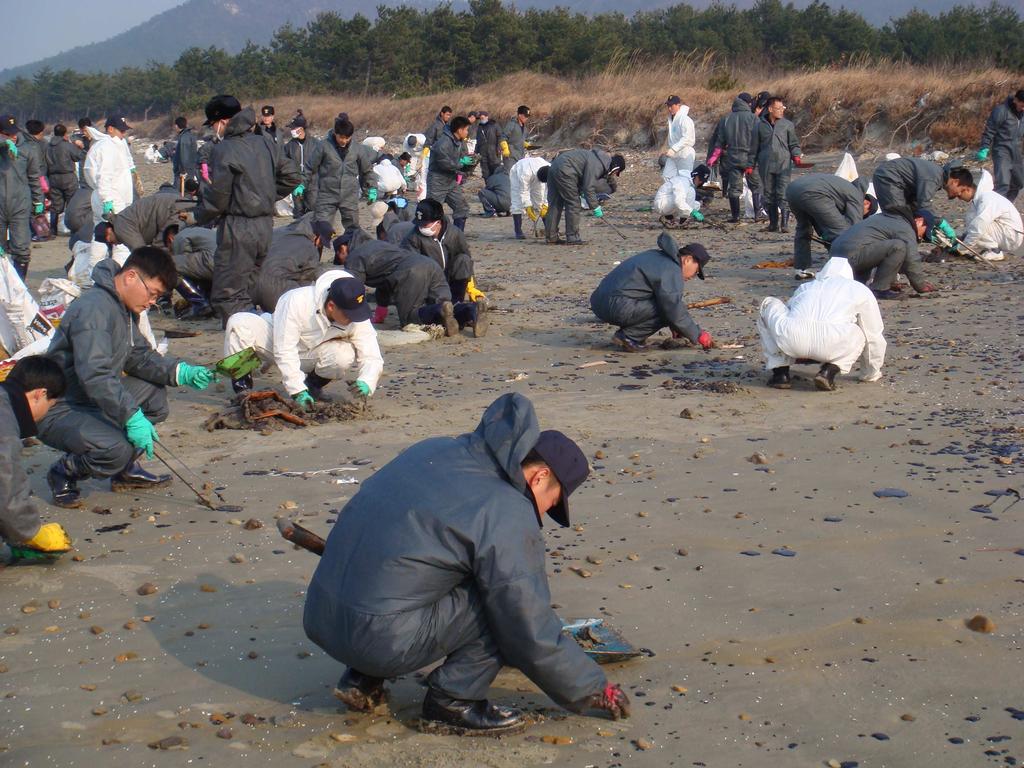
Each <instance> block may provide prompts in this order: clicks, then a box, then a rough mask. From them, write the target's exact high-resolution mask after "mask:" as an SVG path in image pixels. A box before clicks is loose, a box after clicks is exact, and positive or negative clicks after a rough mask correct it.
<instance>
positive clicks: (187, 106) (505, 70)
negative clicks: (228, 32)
mask: <svg viewBox="0 0 1024 768" xmlns="http://www.w3.org/2000/svg"><path fill="white" fill-rule="evenodd" d="M469 6H470V7H469V10H466V11H460V12H454V11H453V10H452V8H451V6H450V5H441V6H438V7H436V8H434V9H433V10H417V9H413V8H408V7H399V8H385V7H379V8H378V9H377V16H376V18H375V19H368V18H366V17H364V16H356V17H354V18H352V19H348V20H346V19H342V18H341V17H339V16H337V15H335V14H322V15H320V16H319V17H317V18H316V20H314V21H313V22H311V23H310V24H308V25H307V26H306V27H304V28H296V27H292V26H285V27H282V28H281V29H279V30H277V32H276V33H275V35H274V37H273V39H272V40H271V42H270V43H269V44H268V45H266V46H258V45H254V44H250V45H248V46H247V47H246V48H245V49H244V50H242V51H241V52H239V53H238V54H236V55H230V54H228V53H226V52H224V51H222V50H219V49H217V48H207V49H199V48H192V49H189V50H187V51H185V52H184V53H182V55H181V56H180V57H179V58H178V60H177V61H176V62H175V63H174V64H172V65H166V64H153V63H151V64H149V65H147V66H140V67H127V68H124V69H121V70H119V71H118V72H116V73H114V74H111V75H104V74H92V73H84V72H75V71H72V70H64V71H59V72H57V71H53V70H45V69H44V70H42V71H40V72H38V73H37V74H36V75H35V76H34V77H32V78H24V77H23V78H17V79H14V80H11V81H9V82H7V83H5V84H4V85H3V86H2V87H0V104H3V105H4V106H5V108H9V109H11V110H12V111H13V112H14V113H15V114H16V115H18V117H19V118H20V119H21V120H24V119H26V118H30V117H35V118H39V119H42V120H46V121H53V120H58V119H74V118H77V117H78V116H81V115H88V116H92V117H98V116H101V115H104V114H108V113H110V112H123V113H125V114H127V115H129V116H130V117H132V118H135V119H144V118H149V117H154V116H156V115H161V114H165V113H168V112H170V111H191V110H196V109H199V108H201V107H202V105H203V104H204V103H205V101H206V100H207V99H208V98H209V97H210V96H211V95H213V94H215V93H234V94H236V95H238V96H239V97H241V98H243V99H244V98H247V97H256V96H260V97H262V96H273V95H279V94H284V93H300V92H301V93H362V94H373V95H384V96H394V97H397V98H401V97H405V96H410V95H413V94H420V93H428V92H433V91H440V90H445V89H450V88H454V87H460V86H468V85H480V84H482V83H486V82H488V81H490V80H493V79H495V78H497V77H500V76H502V75H506V74H509V73H511V72H516V71H520V70H527V69H528V70H535V71H540V72H545V73H550V74H555V75H566V76H576V75H584V74H589V73H592V72H595V71H598V70H600V69H602V68H603V67H605V66H607V65H608V63H609V62H610V61H612V60H613V59H615V58H616V57H621V56H622V55H623V53H626V54H634V53H636V54H641V55H644V56H647V57H651V58H653V59H657V58H660V57H664V58H671V57H672V56H673V55H676V54H679V53H688V52H698V53H703V52H706V51H710V52H712V53H714V54H715V56H716V57H717V58H718V61H720V62H724V63H726V64H737V65H739V66H743V67H747V68H749V67H751V66H763V67H765V68H770V69H774V70H793V69H801V68H820V67H826V66H842V65H843V64H844V63H847V62H850V61H857V62H859V63H864V62H866V61H871V60H891V61H901V62H909V63H913V64H922V65H935V66H947V65H970V66H985V65H988V64H994V65H998V66H1002V67H1005V68H1008V69H1012V70H1015V71H1022V72H1024V45H1022V41H1024V21H1022V19H1021V16H1020V14H1019V13H1017V12H1016V11H1014V10H1013V9H1011V8H1009V7H1007V6H1003V5H998V4H995V3H993V4H992V5H990V6H988V7H987V8H975V7H963V6H957V7H955V8H953V9H952V10H950V11H948V12H946V13H942V14H937V15H929V14H927V13H924V12H921V11H912V12H910V13H908V14H907V15H905V16H903V17H901V18H899V19H896V20H894V21H892V22H891V23H890V24H888V25H886V26H884V27H882V28H877V27H873V26H871V25H870V24H868V23H867V22H866V21H864V19H863V18H861V17H860V16H859V15H858V14H856V13H853V12H851V11H848V10H834V9H832V8H830V7H829V6H827V5H825V4H824V3H821V2H814V3H812V4H811V5H809V6H808V7H806V8H803V9H798V8H794V7H793V5H792V4H786V5H784V4H783V3H782V2H780V0H759V2H758V3H757V4H756V5H755V6H754V7H753V8H752V9H749V10H739V9H737V8H736V7H734V6H729V5H718V4H716V5H713V6H711V7H710V8H708V9H706V10H696V9H694V8H692V7H690V6H688V5H685V4H680V5H676V6H673V7H671V8H666V9H664V10H657V11H650V12H644V13H638V14H636V15H635V16H632V17H630V18H626V17H625V16H623V15H621V14H600V15H596V16H584V15H580V14H576V13H571V12H569V11H567V10H565V9H555V10H550V11H535V10H526V11H519V10H516V9H515V8H513V7H512V6H509V5H505V4H503V3H502V2H501V0H470V3H469Z"/></svg>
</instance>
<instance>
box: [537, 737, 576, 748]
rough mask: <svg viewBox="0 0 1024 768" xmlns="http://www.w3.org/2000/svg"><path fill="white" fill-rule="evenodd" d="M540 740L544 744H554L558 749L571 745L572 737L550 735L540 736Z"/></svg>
mask: <svg viewBox="0 0 1024 768" xmlns="http://www.w3.org/2000/svg"><path fill="white" fill-rule="evenodd" d="M540 740H541V741H543V742H544V743H545V744H554V745H555V746H558V747H564V746H567V745H569V744H572V742H573V738H572V736H550V735H548V736H541V737H540Z"/></svg>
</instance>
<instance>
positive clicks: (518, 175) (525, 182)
mask: <svg viewBox="0 0 1024 768" xmlns="http://www.w3.org/2000/svg"><path fill="white" fill-rule="evenodd" d="M549 165H551V163H549V162H548V161H547V160H545V159H544V158H543V157H530V156H527V157H524V158H523V159H522V160H517V161H516V164H515V165H513V166H512V170H510V171H509V172H508V175H509V182H510V187H511V189H512V207H511V209H510V212H511V213H512V214H513V215H517V216H521V215H522V214H524V213H525V212H526V209H527V208H529V207H530V206H533V210H535V211H537V213H538V214H539V213H540V209H541V207H542V206H545V205H547V204H548V185H547V184H544V183H543V182H541V181H540V180H539V179H538V178H537V171H539V170H540V169H541V168H545V167H547V166H549Z"/></svg>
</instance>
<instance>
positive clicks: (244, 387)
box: [231, 373, 253, 395]
mask: <svg viewBox="0 0 1024 768" xmlns="http://www.w3.org/2000/svg"><path fill="white" fill-rule="evenodd" d="M252 388H253V382H252V374H251V373H247V374H245V376H243V377H242V378H240V379H232V380H231V389H233V390H234V391H235V394H236V395H244V394H245V393H247V392H252Z"/></svg>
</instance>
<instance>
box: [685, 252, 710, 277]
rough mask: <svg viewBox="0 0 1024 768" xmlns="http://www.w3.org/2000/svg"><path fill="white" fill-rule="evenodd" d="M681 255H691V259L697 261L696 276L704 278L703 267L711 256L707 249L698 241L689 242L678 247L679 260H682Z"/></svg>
mask: <svg viewBox="0 0 1024 768" xmlns="http://www.w3.org/2000/svg"><path fill="white" fill-rule="evenodd" d="M683 256H692V257H693V260H694V261H696V262H697V277H699V278H700V279H701V280H703V279H704V267H705V266H707V263H708V262H709V261H711V256H710V255H708V252H707V249H706V248H705V247H704V246H703V245H701V244H700V243H690V244H689V245H684V246H683V247H682V248H680V249H679V260H680V261H682V259H683Z"/></svg>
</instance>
